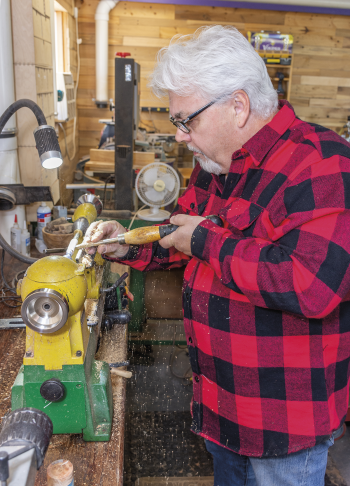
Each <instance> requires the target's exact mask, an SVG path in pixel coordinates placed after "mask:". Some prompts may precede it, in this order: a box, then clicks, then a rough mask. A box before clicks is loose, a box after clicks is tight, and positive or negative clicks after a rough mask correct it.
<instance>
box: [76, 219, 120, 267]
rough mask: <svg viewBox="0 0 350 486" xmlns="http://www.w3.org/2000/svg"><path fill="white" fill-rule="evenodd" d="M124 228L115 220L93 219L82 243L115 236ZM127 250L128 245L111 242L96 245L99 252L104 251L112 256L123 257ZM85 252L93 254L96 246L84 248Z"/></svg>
mask: <svg viewBox="0 0 350 486" xmlns="http://www.w3.org/2000/svg"><path fill="white" fill-rule="evenodd" d="M125 232H126V229H125V228H124V227H123V226H122V225H121V224H119V223H117V221H95V222H94V223H92V224H90V226H89V228H88V230H87V232H86V234H85V238H84V243H90V242H92V243H96V242H97V241H100V240H105V239H107V238H116V237H117V236H118V235H120V234H122V233H125ZM128 250H129V245H119V243H111V244H110V245H100V246H98V247H97V251H98V252H99V253H101V254H102V253H106V254H107V255H108V256H109V257H112V258H123V257H124V256H125V255H126V254H127V252H128ZM86 252H87V253H89V254H90V255H93V254H94V253H95V252H96V247H90V248H86Z"/></svg>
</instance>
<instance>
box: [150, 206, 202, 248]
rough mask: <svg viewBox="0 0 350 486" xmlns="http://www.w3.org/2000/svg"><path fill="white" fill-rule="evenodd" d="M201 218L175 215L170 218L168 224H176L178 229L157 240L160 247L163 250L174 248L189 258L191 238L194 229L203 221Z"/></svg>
mask: <svg viewBox="0 0 350 486" xmlns="http://www.w3.org/2000/svg"><path fill="white" fill-rule="evenodd" d="M204 219H205V218H202V216H188V215H187V214H177V215H176V216H173V217H172V218H170V223H172V224H176V225H177V226H179V228H178V229H177V230H176V231H174V233H171V234H170V235H168V236H166V237H165V238H162V239H161V240H159V244H160V246H162V247H163V248H171V247H172V246H174V247H175V248H176V249H177V250H178V251H181V252H182V253H185V255H188V256H191V255H192V253H191V238H192V234H193V232H194V230H195V229H196V227H197V226H198V225H199V223H201V222H202V221H204Z"/></svg>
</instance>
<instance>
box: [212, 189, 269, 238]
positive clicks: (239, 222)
mask: <svg viewBox="0 0 350 486" xmlns="http://www.w3.org/2000/svg"><path fill="white" fill-rule="evenodd" d="M263 212H264V208H263V207H261V206H259V205H258V204H255V203H252V202H250V201H247V200H246V199H241V198H233V199H232V200H231V201H228V203H227V204H226V206H224V207H223V208H222V209H221V210H220V212H219V216H220V217H221V218H222V219H223V220H224V221H226V222H227V223H226V224H225V227H228V228H229V229H230V230H231V231H233V232H235V233H238V234H239V235H240V236H242V235H243V233H242V232H243V231H244V230H246V229H247V228H249V227H250V226H252V224H253V223H255V221H256V220H257V219H258V218H259V216H260V215H261V214H262V213H263Z"/></svg>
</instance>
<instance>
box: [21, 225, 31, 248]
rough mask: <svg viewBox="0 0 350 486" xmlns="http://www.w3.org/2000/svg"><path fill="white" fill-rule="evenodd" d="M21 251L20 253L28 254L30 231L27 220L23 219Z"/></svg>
mask: <svg viewBox="0 0 350 486" xmlns="http://www.w3.org/2000/svg"><path fill="white" fill-rule="evenodd" d="M21 253H22V255H25V256H28V257H29V256H30V233H29V231H28V228H27V221H24V226H23V229H22V233H21Z"/></svg>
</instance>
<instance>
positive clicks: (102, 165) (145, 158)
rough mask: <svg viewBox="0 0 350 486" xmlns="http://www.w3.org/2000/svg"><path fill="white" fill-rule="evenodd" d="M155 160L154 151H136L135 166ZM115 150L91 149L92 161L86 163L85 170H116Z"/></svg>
mask: <svg viewBox="0 0 350 486" xmlns="http://www.w3.org/2000/svg"><path fill="white" fill-rule="evenodd" d="M152 162H154V152H134V154H133V166H139V167H144V166H145V165H147V164H150V163H152ZM114 167H115V161H114V150H98V149H91V150H90V161H89V162H87V163H86V164H85V170H88V171H91V172H106V171H107V172H114Z"/></svg>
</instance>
